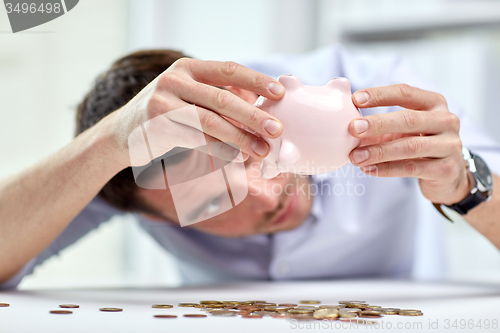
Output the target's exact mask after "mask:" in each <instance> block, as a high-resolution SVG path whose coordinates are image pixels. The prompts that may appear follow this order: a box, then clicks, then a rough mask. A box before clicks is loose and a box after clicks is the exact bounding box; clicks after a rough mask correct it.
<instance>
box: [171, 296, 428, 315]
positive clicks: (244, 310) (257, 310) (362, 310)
mask: <svg viewBox="0 0 500 333" xmlns="http://www.w3.org/2000/svg"><path fill="white" fill-rule="evenodd" d="M312 304H314V305H312ZM320 304H321V301H316V300H303V301H299V302H298V304H293V303H279V304H277V303H273V302H266V301H261V300H251V301H215V300H204V301H200V302H199V303H179V307H192V308H198V309H200V310H202V311H205V312H207V313H208V314H210V315H211V316H217V317H236V316H238V315H239V316H241V318H263V317H264V316H270V317H272V318H287V319H297V320H324V319H326V320H350V319H353V318H356V317H358V318H370V319H371V318H381V317H383V316H384V315H401V316H422V315H423V313H422V311H420V310H409V309H404V310H401V309H398V308H383V307H381V306H379V305H372V304H369V303H367V302H365V301H340V302H339V304H335V305H327V304H323V305H320Z"/></svg>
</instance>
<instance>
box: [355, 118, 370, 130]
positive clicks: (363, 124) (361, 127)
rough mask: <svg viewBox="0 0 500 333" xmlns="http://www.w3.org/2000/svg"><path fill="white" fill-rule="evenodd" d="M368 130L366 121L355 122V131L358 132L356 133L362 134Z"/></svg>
mask: <svg viewBox="0 0 500 333" xmlns="http://www.w3.org/2000/svg"><path fill="white" fill-rule="evenodd" d="M367 129H368V122H367V121H366V120H363V119H360V120H355V121H354V130H355V131H356V133H358V134H361V133H363V132H366V130H367Z"/></svg>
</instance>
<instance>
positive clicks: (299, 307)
mask: <svg viewBox="0 0 500 333" xmlns="http://www.w3.org/2000/svg"><path fill="white" fill-rule="evenodd" d="M295 308H296V309H316V308H317V307H315V306H313V305H300V306H296V307H295Z"/></svg>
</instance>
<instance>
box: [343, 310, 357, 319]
mask: <svg viewBox="0 0 500 333" xmlns="http://www.w3.org/2000/svg"><path fill="white" fill-rule="evenodd" d="M357 316H358V314H357V313H356V312H341V311H339V317H341V318H354V317H357Z"/></svg>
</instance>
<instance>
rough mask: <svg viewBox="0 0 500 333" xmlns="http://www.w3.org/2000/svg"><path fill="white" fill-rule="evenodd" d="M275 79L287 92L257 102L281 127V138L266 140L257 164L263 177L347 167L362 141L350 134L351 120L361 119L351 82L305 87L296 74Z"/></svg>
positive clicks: (324, 171) (329, 170) (344, 81)
mask: <svg viewBox="0 0 500 333" xmlns="http://www.w3.org/2000/svg"><path fill="white" fill-rule="evenodd" d="M279 80H281V81H283V82H284V85H285V87H286V88H287V90H286V93H285V96H284V97H283V98H282V99H281V100H278V101H271V100H268V99H265V98H262V99H261V98H259V101H258V103H256V104H259V105H258V106H259V107H260V108H261V109H262V110H264V111H267V112H269V113H270V114H272V115H273V116H274V117H276V118H277V119H279V120H280V121H281V122H282V124H283V132H282V134H281V136H280V137H278V138H276V139H267V138H265V140H266V141H267V142H268V143H269V145H270V152H269V154H268V156H267V157H266V158H265V159H264V160H263V162H262V164H261V175H262V176H263V178H266V179H269V178H273V177H275V176H277V175H278V174H279V173H280V172H292V173H297V174H304V175H314V174H321V173H329V172H332V171H334V170H336V169H339V168H341V167H343V166H344V165H345V164H347V163H349V153H350V152H351V150H352V149H354V148H355V147H356V146H358V145H359V142H360V140H359V139H356V138H354V137H352V136H351V135H350V134H349V131H348V126H349V123H350V122H351V120H352V119H354V118H356V117H359V116H360V112H359V110H358V109H357V108H356V107H355V106H354V104H353V102H352V100H351V86H350V82H349V80H347V79H345V78H335V79H332V80H330V81H329V82H328V83H327V84H326V85H325V86H306V85H303V84H302V82H301V81H300V79H298V78H297V77H294V76H292V77H290V76H285V77H280V78H279ZM281 81H280V82H281Z"/></svg>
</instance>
